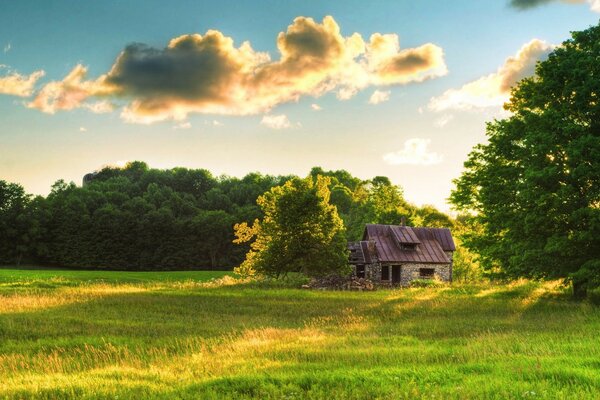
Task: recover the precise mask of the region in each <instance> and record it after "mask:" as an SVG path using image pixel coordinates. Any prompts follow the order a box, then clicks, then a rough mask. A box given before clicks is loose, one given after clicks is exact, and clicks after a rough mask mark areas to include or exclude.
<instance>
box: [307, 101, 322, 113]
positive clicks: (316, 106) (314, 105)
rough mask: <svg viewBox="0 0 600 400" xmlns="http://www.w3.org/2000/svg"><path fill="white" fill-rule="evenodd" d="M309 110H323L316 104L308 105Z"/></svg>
mask: <svg viewBox="0 0 600 400" xmlns="http://www.w3.org/2000/svg"><path fill="white" fill-rule="evenodd" d="M310 108H312V109H313V111H321V110H322V109H323V108H321V106H320V105H318V104H316V103H313V104H311V105H310Z"/></svg>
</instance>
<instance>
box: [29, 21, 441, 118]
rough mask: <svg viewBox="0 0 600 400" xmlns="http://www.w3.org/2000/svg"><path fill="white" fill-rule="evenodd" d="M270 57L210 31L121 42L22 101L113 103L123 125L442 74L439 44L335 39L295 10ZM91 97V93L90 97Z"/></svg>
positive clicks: (329, 29) (254, 110)
mask: <svg viewBox="0 0 600 400" xmlns="http://www.w3.org/2000/svg"><path fill="white" fill-rule="evenodd" d="M277 50H278V52H279V54H280V57H279V59H278V60H276V61H274V60H271V57H270V55H269V54H267V53H264V52H258V51H255V50H254V49H253V48H252V46H251V45H250V43H249V42H243V43H242V44H241V45H240V46H239V47H236V46H235V44H234V41H233V39H232V38H230V37H227V36H225V35H223V34H222V33H221V32H219V31H216V30H209V31H208V32H206V34H204V35H200V34H191V35H183V36H180V37H177V38H174V39H172V40H171V41H170V42H169V43H168V45H167V46H166V47H165V48H163V49H158V48H153V47H149V46H147V45H144V44H139V43H136V44H131V45H129V46H127V47H126V48H125V49H124V50H123V51H122V52H121V54H120V55H119V56H118V57H117V59H116V61H115V62H114V64H113V66H112V68H111V69H110V71H108V72H107V73H106V74H104V75H102V76H100V77H98V78H97V79H94V80H88V79H87V69H86V67H84V66H82V65H77V66H76V67H75V68H74V69H73V70H72V71H71V72H70V73H69V74H68V75H67V76H66V77H65V78H64V79H63V80H62V81H54V82H50V83H48V84H47V85H46V86H44V87H43V88H42V89H41V90H40V92H39V93H38V94H37V95H36V97H35V98H34V100H33V101H32V102H31V103H30V104H29V106H30V107H32V108H37V109H40V110H42V111H44V112H47V113H54V112H56V111H58V110H72V109H74V108H78V107H90V106H89V104H90V102H91V101H92V100H93V101H110V102H115V103H119V104H122V105H123V109H122V113H121V115H122V118H123V119H124V120H125V121H128V122H137V123H152V122H156V121H162V120H166V119H173V120H184V119H185V118H186V117H187V115H188V114H189V113H204V114H229V115H248V114H259V113H266V112H269V110H271V109H272V108H273V107H275V106H276V105H278V104H281V103H286V102H291V101H297V100H298V99H299V98H300V97H302V96H314V97H318V96H321V95H323V94H325V93H328V92H336V94H337V96H338V98H340V99H348V98H351V97H352V96H353V95H354V94H356V93H357V92H358V91H359V90H362V89H364V88H366V87H368V86H370V85H378V86H387V85H399V84H408V83H411V82H422V81H424V80H426V79H432V78H435V77H439V76H442V75H445V74H446V73H447V68H446V64H445V61H444V54H443V50H442V49H441V48H440V47H438V46H436V45H434V44H432V43H427V44H424V45H422V46H420V47H417V48H411V49H400V46H399V39H398V36H397V35H395V34H386V35H382V34H379V33H376V34H373V35H372V36H371V38H370V41H369V42H368V43H366V42H365V41H364V40H363V38H362V37H361V35H359V34H358V33H354V34H352V35H351V36H349V37H344V36H342V34H341V32H340V27H339V26H338V24H337V23H336V22H335V20H334V19H333V18H332V17H330V16H327V17H325V18H324V19H323V21H322V22H321V23H319V22H316V21H314V20H313V19H312V18H306V17H298V18H296V19H295V20H294V21H293V23H292V24H291V25H290V26H289V27H288V29H287V31H286V32H281V33H279V35H278V37H277ZM94 99H95V100H94Z"/></svg>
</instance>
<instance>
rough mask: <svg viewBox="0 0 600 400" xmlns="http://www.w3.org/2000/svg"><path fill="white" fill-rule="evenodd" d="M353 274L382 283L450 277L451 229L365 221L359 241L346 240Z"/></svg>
mask: <svg viewBox="0 0 600 400" xmlns="http://www.w3.org/2000/svg"><path fill="white" fill-rule="evenodd" d="M348 249H349V250H350V260H349V261H350V264H351V265H352V267H353V275H354V276H355V277H357V278H366V279H370V280H371V281H373V283H375V284H378V285H382V286H406V285H408V284H409V283H410V282H411V281H412V280H413V279H433V278H436V279H439V280H441V281H444V282H451V281H452V255H453V253H454V251H455V250H456V247H455V245H454V240H453V239H452V234H451V233H450V229H447V228H415V227H410V226H404V225H379V224H368V225H367V226H366V227H365V230H364V233H363V237H362V240H361V241H358V242H350V243H348Z"/></svg>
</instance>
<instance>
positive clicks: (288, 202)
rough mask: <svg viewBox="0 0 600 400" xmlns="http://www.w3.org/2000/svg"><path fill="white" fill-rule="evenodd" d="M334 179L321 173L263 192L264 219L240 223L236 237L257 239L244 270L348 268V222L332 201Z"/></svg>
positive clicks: (277, 271)
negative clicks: (330, 200) (339, 214)
mask: <svg viewBox="0 0 600 400" xmlns="http://www.w3.org/2000/svg"><path fill="white" fill-rule="evenodd" d="M330 183H331V180H330V178H328V177H322V176H317V178H316V181H315V180H313V178H312V177H310V176H309V177H308V178H306V179H299V178H294V179H291V180H289V181H287V182H286V183H285V184H284V185H282V186H276V187H274V188H272V189H271V190H270V191H268V192H267V193H265V194H264V195H262V196H261V197H259V198H258V205H259V206H260V207H261V209H262V211H263V212H264V218H263V219H262V221H259V220H256V221H255V222H254V224H253V225H252V226H249V225H248V224H246V223H242V224H237V225H236V226H235V234H236V236H237V239H236V243H244V242H248V241H250V240H252V239H255V240H254V242H253V243H252V244H251V250H250V251H249V252H248V253H247V255H246V260H245V261H244V262H243V263H242V265H241V266H240V268H239V271H240V272H242V273H247V274H251V273H253V272H258V273H261V274H265V275H270V276H276V277H279V276H281V275H285V274H287V273H288V272H302V273H304V274H306V275H309V276H320V275H327V274H334V273H347V272H348V271H347V266H348V258H347V257H348V251H347V247H346V238H345V235H344V224H343V222H342V220H341V218H340V217H339V216H338V214H337V210H336V207H335V206H333V205H331V204H330V203H329V198H330V194H331V192H330V190H329V185H330Z"/></svg>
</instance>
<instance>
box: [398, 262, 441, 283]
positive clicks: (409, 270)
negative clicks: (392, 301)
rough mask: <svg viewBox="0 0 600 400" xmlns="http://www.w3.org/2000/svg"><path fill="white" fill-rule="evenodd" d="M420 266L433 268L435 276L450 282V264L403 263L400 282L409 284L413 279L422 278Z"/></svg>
mask: <svg viewBox="0 0 600 400" xmlns="http://www.w3.org/2000/svg"><path fill="white" fill-rule="evenodd" d="M420 268H433V269H434V270H435V272H434V274H435V277H436V278H437V279H439V280H441V281H443V282H450V278H451V271H452V268H451V265H450V264H403V265H402V270H401V272H400V284H401V285H402V286H408V285H409V284H410V281H412V280H413V279H420V273H419V269H420Z"/></svg>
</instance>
